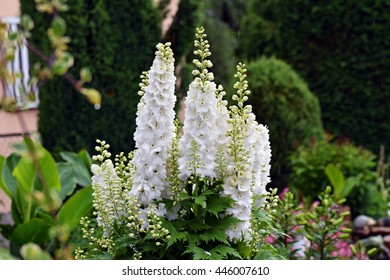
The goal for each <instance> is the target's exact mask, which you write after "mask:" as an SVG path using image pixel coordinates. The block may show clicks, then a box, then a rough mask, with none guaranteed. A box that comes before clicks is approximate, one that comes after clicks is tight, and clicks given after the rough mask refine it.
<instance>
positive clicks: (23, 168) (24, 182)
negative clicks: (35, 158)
mask: <svg viewBox="0 0 390 280" xmlns="http://www.w3.org/2000/svg"><path fill="white" fill-rule="evenodd" d="M12 175H13V176H14V177H15V178H16V180H17V181H18V189H21V190H23V191H24V192H25V193H31V192H32V190H33V189H34V183H35V178H36V173H35V168H34V164H33V163H32V161H31V160H30V159H29V158H27V157H23V158H21V159H20V161H19V162H18V164H17V165H16V167H15V169H14V171H13V172H12Z"/></svg>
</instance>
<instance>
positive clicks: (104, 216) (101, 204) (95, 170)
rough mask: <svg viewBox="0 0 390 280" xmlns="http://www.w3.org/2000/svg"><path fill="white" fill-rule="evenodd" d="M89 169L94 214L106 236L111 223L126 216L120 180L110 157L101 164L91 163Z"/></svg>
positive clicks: (111, 225) (109, 230)
mask: <svg viewBox="0 0 390 280" xmlns="http://www.w3.org/2000/svg"><path fill="white" fill-rule="evenodd" d="M91 171H92V174H93V176H92V188H93V191H94V192H93V207H94V208H95V212H94V214H95V215H96V221H97V223H98V226H100V227H102V228H103V232H104V234H105V235H106V236H108V235H109V234H110V232H111V229H112V227H113V225H114V224H115V223H117V222H118V221H119V220H120V219H121V218H123V217H125V216H126V211H125V207H126V206H125V205H124V203H125V202H124V200H123V199H122V196H121V194H122V186H121V184H120V182H121V180H120V178H119V177H118V175H117V174H116V172H115V167H114V164H113V163H112V161H111V160H110V159H106V160H105V161H104V162H103V163H102V165H101V166H99V165H97V164H93V165H92V166H91Z"/></svg>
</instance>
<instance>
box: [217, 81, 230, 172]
mask: <svg viewBox="0 0 390 280" xmlns="http://www.w3.org/2000/svg"><path fill="white" fill-rule="evenodd" d="M224 95H226V92H225V91H224V90H223V87H222V86H221V85H219V86H218V88H217V92H216V96H217V115H216V128H217V131H218V132H219V133H218V139H217V143H216V146H217V177H218V178H221V179H224V177H225V175H226V162H227V157H228V155H227V145H228V143H229V140H230V138H229V137H228V135H227V132H228V130H229V128H230V125H229V122H230V116H229V110H228V108H227V101H226V100H224V99H223V97H224Z"/></svg>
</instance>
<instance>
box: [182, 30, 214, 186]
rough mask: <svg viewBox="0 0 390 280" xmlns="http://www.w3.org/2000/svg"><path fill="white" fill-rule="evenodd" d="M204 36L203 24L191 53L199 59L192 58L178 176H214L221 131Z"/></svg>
mask: <svg viewBox="0 0 390 280" xmlns="http://www.w3.org/2000/svg"><path fill="white" fill-rule="evenodd" d="M206 37H207V36H206V34H205V33H204V28H198V29H197V33H196V40H195V42H194V45H195V47H196V48H197V50H195V51H194V54H195V55H197V56H198V57H199V59H194V60H193V63H194V64H195V66H196V67H197V68H198V69H196V70H194V71H193V72H192V73H193V74H194V75H195V79H194V81H193V82H192V83H191V84H190V88H189V91H188V94H187V97H186V100H185V120H184V126H183V137H182V138H181V140H180V143H179V150H180V153H181V157H180V159H179V170H180V177H181V179H187V178H188V177H190V176H191V174H193V175H199V176H208V177H215V176H216V166H217V164H216V155H217V147H216V143H217V139H218V137H219V133H220V132H219V131H218V130H217V129H216V120H217V116H216V112H217V98H216V96H215V91H216V84H215V83H214V82H213V79H214V75H213V74H212V73H211V72H209V70H208V68H211V67H212V63H211V61H210V60H208V59H206V58H207V57H209V56H210V55H211V53H210V50H209V47H210V45H209V43H208V41H207V40H206Z"/></svg>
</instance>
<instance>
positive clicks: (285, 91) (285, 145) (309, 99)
mask: <svg viewBox="0 0 390 280" xmlns="http://www.w3.org/2000/svg"><path fill="white" fill-rule="evenodd" d="M247 67H248V82H249V85H250V90H251V91H252V94H253V96H252V97H251V98H250V99H249V102H250V104H251V105H252V107H253V112H254V113H255V114H256V117H257V120H258V121H259V122H260V123H266V124H267V125H268V127H269V131H270V141H271V146H272V159H271V166H272V169H271V180H272V182H273V184H274V186H276V187H278V188H283V187H285V184H287V179H288V174H289V172H290V168H289V164H288V162H289V160H288V159H289V156H290V155H291V153H292V152H293V151H294V150H295V148H296V147H298V146H300V145H307V144H308V143H309V142H310V141H311V140H312V139H323V137H324V132H323V128H322V123H321V113H320V106H319V103H318V100H317V97H316V96H314V95H313V94H312V93H311V91H310V90H309V88H308V87H307V84H306V83H305V82H304V81H303V80H302V79H301V78H300V77H299V75H298V74H297V73H296V72H295V71H294V70H293V69H292V68H291V67H290V66H289V65H287V64H286V63H284V62H283V61H281V60H278V59H276V58H260V59H257V60H255V61H253V62H251V63H249V64H248V65H247Z"/></svg>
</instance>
